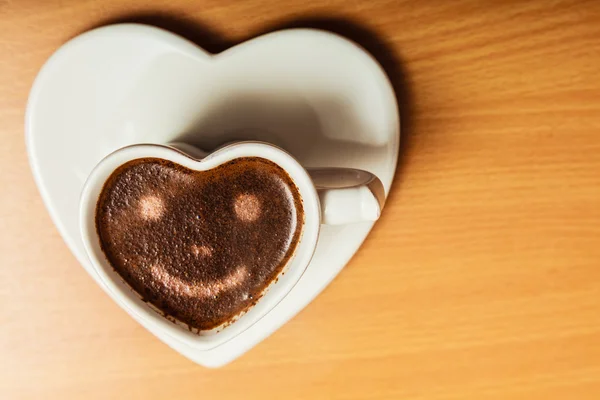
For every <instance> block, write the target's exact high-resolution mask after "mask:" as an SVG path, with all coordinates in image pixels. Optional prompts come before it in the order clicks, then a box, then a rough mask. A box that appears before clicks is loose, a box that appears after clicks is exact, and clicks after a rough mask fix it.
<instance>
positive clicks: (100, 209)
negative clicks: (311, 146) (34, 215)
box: [96, 158, 303, 330]
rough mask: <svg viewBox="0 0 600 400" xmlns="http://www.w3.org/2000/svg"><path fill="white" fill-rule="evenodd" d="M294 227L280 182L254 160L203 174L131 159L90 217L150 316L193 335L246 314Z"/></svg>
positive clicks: (287, 251)
mask: <svg viewBox="0 0 600 400" xmlns="http://www.w3.org/2000/svg"><path fill="white" fill-rule="evenodd" d="M302 221H303V211H302V203H301V200H300V197H299V193H298V190H297V189H296V187H295V186H294V184H293V182H292V181H291V179H290V178H289V176H288V175H287V174H286V173H285V171H283V170H282V169H281V168H280V167H278V166H277V165H275V164H273V163H271V162H270V161H267V160H263V159H259V158H248V159H238V160H235V161H232V162H229V163H227V164H224V165H221V166H220V167H217V168H215V169H214V170H210V171H205V172H195V171H191V170H188V169H186V168H183V167H181V166H178V165H176V164H174V163H171V162H168V161H165V160H158V159H141V160H135V161H132V162H130V163H128V164H125V165H124V166H122V167H120V168H119V169H118V170H117V171H115V173H113V175H112V176H111V177H110V178H109V179H108V180H107V183H106V184H105V187H104V188H103V190H102V193H101V195H100V199H99V201H98V205H97V212H96V227H97V230H98V234H99V237H100V240H101V246H102V249H103V251H104V253H105V255H106V257H107V259H108V260H109V262H110V263H111V265H112V266H113V267H114V268H115V270H116V271H117V272H118V273H119V274H120V275H121V277H122V278H123V279H124V280H125V281H126V282H127V283H128V284H129V285H130V286H131V287H132V288H133V289H134V290H135V291H136V292H138V293H139V294H140V295H141V296H142V297H143V298H144V299H146V300H147V301H149V302H151V303H152V304H153V305H154V306H155V307H156V308H158V309H160V310H161V311H163V312H164V313H165V314H168V315H170V316H172V317H175V318H176V319H179V320H181V321H183V322H185V323H186V324H187V325H189V326H190V327H191V328H193V329H197V330H204V329H212V328H213V327H215V326H218V325H220V324H222V323H225V322H227V321H229V320H231V319H233V318H234V317H235V316H236V315H238V314H239V313H241V312H243V311H244V310H246V309H247V308H248V307H250V306H252V304H253V303H254V302H255V301H256V299H257V298H259V297H260V295H261V293H262V292H263V290H264V289H265V288H266V287H267V286H268V284H269V283H270V282H271V281H273V280H274V279H275V278H276V276H277V275H278V274H279V272H280V271H281V270H282V268H283V267H284V266H285V264H286V262H287V260H289V258H290V257H291V255H292V253H293V251H294V248H295V246H296V244H297V242H298V240H299V237H300V231H301V227H302Z"/></svg>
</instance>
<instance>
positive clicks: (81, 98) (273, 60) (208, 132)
mask: <svg viewBox="0 0 600 400" xmlns="http://www.w3.org/2000/svg"><path fill="white" fill-rule="evenodd" d="M25 122H26V129H25V130H26V132H25V134H26V140H27V148H28V152H29V159H30V163H31V168H32V170H33V174H34V177H35V180H36V182H37V185H38V187H39V190H40V192H41V194H42V197H43V199H44V202H45V203H46V206H47V207H48V210H49V212H50V215H51V216H52V219H53V220H54V223H55V224H56V226H57V227H58V229H59V231H60V233H61V235H62V236H63V238H64V239H65V241H66V242H67V244H68V245H69V247H70V248H71V250H72V251H73V253H74V254H75V256H76V257H77V259H78V260H79V262H80V263H81V265H83V267H84V268H85V269H86V270H87V271H88V272H89V273H90V275H91V276H92V277H93V278H94V279H95V280H98V277H97V276H96V275H95V274H94V272H93V271H92V268H91V266H90V264H89V261H88V259H87V256H86V254H85V251H84V248H83V244H82V241H81V238H80V236H79V221H78V215H79V213H78V209H79V196H80V193H81V189H82V186H83V183H84V181H85V179H86V177H87V175H88V174H89V172H90V171H91V170H92V168H93V167H94V165H95V164H96V163H98V161H100V159H102V158H103V157H104V156H106V155H107V154H109V153H111V152H112V151H114V150H116V149H117V148H120V147H122V146H126V145H130V144H134V143H168V142H172V141H184V142H188V143H191V144H194V145H196V146H198V147H200V148H204V149H207V150H210V149H213V148H215V147H217V146H219V145H221V144H223V143H226V142H230V141H232V140H236V139H251V140H262V141H267V142H271V143H274V144H276V145H278V146H280V147H283V148H284V149H286V150H287V151H289V152H290V153H292V154H293V155H294V156H295V157H296V158H297V159H298V160H299V161H300V162H301V163H302V164H303V165H304V166H306V167H327V166H339V167H354V168H361V169H365V170H368V171H370V172H373V173H375V174H376V175H377V176H378V177H379V178H380V179H381V181H382V182H383V184H384V186H385V189H386V193H387V192H388V191H389V188H390V184H391V182H392V179H393V176H394V172H395V168H396V161H397V156H398V144H399V116H398V107H397V104H396V98H395V95H394V92H393V89H392V87H391V85H390V82H389V81H388V79H387V77H386V75H385V74H384V72H383V70H382V69H381V67H380V66H379V65H378V64H377V62H376V61H375V60H374V59H373V58H372V57H371V56H370V55H369V54H368V53H366V52H365V51H364V50H362V49H361V48H360V47H358V46H356V45H355V44H354V43H352V42H350V41H348V40H346V39H344V38H342V37H339V36H337V35H334V34H331V33H327V32H323V31H316V30H309V29H294V30H284V31H279V32H274V33H271V34H267V35H264V36H261V37H258V38H256V39H253V40H250V41H248V42H245V43H242V44H240V45H238V46H235V47H234V48H231V49H229V50H227V51H225V52H223V53H220V54H217V55H212V54H208V53H207V52H205V51H204V50H202V49H200V48H198V47H197V46H196V45H194V44H193V43H191V42H188V41H187V40H185V39H182V38H181V37H179V36H176V35H174V34H172V33H169V32H166V31H163V30H161V29H157V28H154V27H149V26H144V25H135V24H123V25H113V26H107V27H103V28H99V29H96V30H93V31H90V32H88V33H85V34H83V35H80V36H78V37H76V38H75V39H73V40H71V41H69V42H68V43H66V44H65V45H63V46H62V47H61V48H60V49H59V50H58V51H56V53H55V54H54V55H53V56H52V57H51V58H50V59H49V60H48V61H47V63H46V64H45V65H44V67H43V68H42V70H41V71H40V73H39V75H38V77H37V78H36V80H35V83H34V85H33V88H32V90H31V93H30V97H29V102H28V105H27V113H26V121H25ZM383 217H384V218H385V210H384V213H383ZM372 225H373V224H372V223H361V224H355V225H347V226H341V227H340V226H338V227H330V226H325V227H323V229H322V231H321V236H320V239H319V244H318V246H317V251H316V253H315V255H314V258H313V260H312V262H311V264H310V265H309V266H308V269H307V270H306V272H305V274H304V276H303V277H302V278H301V280H300V281H299V283H298V284H297V285H296V286H295V287H294V289H293V290H292V291H291V292H290V293H289V294H288V295H287V297H285V298H284V299H283V301H282V302H281V303H279V304H278V305H277V306H276V307H275V308H274V309H273V310H272V311H271V312H270V313H269V314H267V315H266V316H265V317H264V318H262V319H261V320H260V321H259V322H257V323H256V324H254V325H253V326H252V327H251V328H249V329H248V330H246V331H244V332H243V333H242V334H240V335H239V336H237V337H235V338H233V339H232V340H230V341H228V342H226V343H224V344H223V345H221V346H219V347H217V348H214V349H211V350H208V351H199V350H195V349H192V348H190V347H188V346H186V345H185V344H184V343H180V342H176V341H175V340H173V339H172V338H171V337H169V336H167V335H165V334H164V333H163V332H159V331H154V330H151V331H152V333H153V334H155V335H156V336H158V337H159V338H160V339H161V340H163V341H164V342H165V343H167V344H168V345H169V346H171V347H172V348H174V349H175V350H177V351H179V352H180V353H181V354H183V355H184V356H186V357H188V358H190V359H191V360H193V361H195V362H197V363H199V364H202V365H205V366H210V367H217V366H220V365H223V364H225V363H227V362H230V361H231V360H233V359H235V358H236V357H238V356H240V355H241V354H243V353H244V352H246V351H247V350H249V349H250V348H252V347H253V346H254V345H256V344H257V343H258V342H260V341H261V340H263V339H264V338H266V337H267V336H268V335H269V334H271V333H272V332H273V331H275V330H276V329H277V328H279V327H280V326H281V325H283V324H284V323H285V322H287V321H288V320H289V319H290V318H292V317H293V316H294V315H295V314H296V313H297V312H299V311H300V310H301V309H302V308H304V307H305V306H306V305H307V304H308V303H309V302H310V301H311V300H312V299H313V298H314V297H315V296H316V295H317V294H318V293H319V292H321V290H323V289H324V288H325V286H327V284H328V283H329V282H330V281H331V280H332V279H333V278H334V277H335V276H336V275H337V274H338V273H339V272H340V271H341V269H342V268H343V267H344V266H345V265H346V263H347V262H348V260H350V258H351V257H352V255H354V253H355V252H356V251H357V250H358V248H359V247H360V245H361V243H362V242H363V240H364V239H365V237H366V236H367V234H368V233H369V231H370V230H371V228H372ZM146 328H148V326H146Z"/></svg>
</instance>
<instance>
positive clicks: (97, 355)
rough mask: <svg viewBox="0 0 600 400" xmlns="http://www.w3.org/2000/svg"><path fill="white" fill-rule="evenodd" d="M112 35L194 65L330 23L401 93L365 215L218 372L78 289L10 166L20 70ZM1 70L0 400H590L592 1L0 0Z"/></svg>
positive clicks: (595, 112)
mask: <svg viewBox="0 0 600 400" xmlns="http://www.w3.org/2000/svg"><path fill="white" fill-rule="evenodd" d="M117 21H141V22H148V23H153V24H156V25H159V26H162V27H166V28H168V29H170V30H173V31H175V32H177V33H179V34H182V35H184V36H186V37H188V38H190V39H192V40H194V41H196V42H197V43H199V44H201V45H203V46H205V47H206V48H208V49H209V50H212V51H219V50H222V49H224V48H227V47H229V46H231V45H233V44H235V43H238V42H241V41H244V40H246V39H248V38H250V37H253V36H256V35H258V34H260V33H262V32H265V31H269V30H273V29H277V28H280V27H286V26H316V27H320V28H327V29H331V30H334V31H336V32H340V33H342V34H344V35H346V36H349V37H350V38H352V39H354V40H356V41H358V42H359V43H360V44H362V45H363V46H365V47H366V48H367V49H369V50H370V51H371V52H373V53H374V54H375V56H376V57H377V58H378V59H379V60H380V62H381V63H382V64H383V65H384V67H385V68H386V70H387V72H388V74H389V75H390V77H391V79H392V80H393V82H394V85H395V87H396V89H397V90H398V93H399V100H400V102H401V106H402V113H403V118H404V120H403V146H402V154H401V160H400V165H399V167H398V174H397V178H396V180H395V183H394V186H393V188H392V193H391V195H390V198H389V202H388V204H387V208H386V210H385V212H384V215H383V217H382V219H381V221H380V222H378V223H377V225H376V227H375V229H374V231H373V232H372V234H371V235H370V236H369V238H368V240H367V241H366V243H365V245H364V247H363V248H362V249H361V250H360V251H359V253H358V254H357V255H356V257H355V258H354V259H353V260H352V262H351V263H350V264H349V265H348V267H347V268H346V269H345V270H344V271H343V272H342V273H341V274H340V276H339V277H338V278H337V279H336V280H335V281H334V282H333V284H332V285H331V286H330V287H329V288H328V289H326V290H325V292H324V293H323V294H322V295H321V296H319V297H318V298H317V299H316V301H314V302H313V303H312V304H311V305H310V306H309V307H307V308H306V309H305V310H304V311H303V312H302V313H300V314H299V315H298V316H297V317H296V318H294V319H293V320H292V321H291V322H290V323H288V324H287V325H285V326H284V327H283V328H282V329H280V330H279V331H278V332H276V333H275V334H274V335H273V336H272V337H270V338H269V339H267V340H266V341H264V342H263V343H261V344H260V345H259V346H257V347H256V348H255V349H253V350H252V351H250V352H249V353H248V354H246V355H245V356H243V357H242V358H240V359H239V360H237V361H235V362H234V363H232V364H230V365H228V366H226V367H225V368H222V369H219V370H208V369H204V368H201V367H198V366H196V365H194V364H192V363H191V362H189V361H188V360H186V359H184V358H183V357H181V356H180V355H178V354H177V353H175V352H174V351H172V350H171V349H169V348H168V347H167V346H165V345H164V344H162V343H161V342H159V341H158V340H157V339H155V338H154V337H153V336H152V335H150V334H149V333H147V332H146V331H144V330H143V329H142V328H141V327H140V326H139V325H137V324H136V323H135V322H133V320H131V319H130V318H129V317H128V316H127V315H126V314H125V313H124V312H123V311H121V310H120V309H119V308H118V307H117V306H116V305H114V304H113V303H112V302H111V301H110V300H109V299H108V297H107V296H105V295H104V294H103V293H102V291H101V290H100V289H99V288H97V287H96V285H95V284H94V283H93V281H92V280H91V279H90V278H89V277H88V276H87V275H86V273H85V272H84V270H83V269H82V268H81V267H80V266H79V265H78V264H77V262H76V261H75V259H74V258H73V256H72V255H71V254H70V253H69V251H68V249H67V248H66V246H65V244H64V243H63V241H62V240H61V238H60V237H59V235H58V233H57V231H56V229H55V228H54V226H53V225H52V223H51V221H50V218H49V216H48V214H47V212H46V210H45V208H44V206H43V204H42V201H41V199H40V196H39V194H38V191H37V189H36V187H35V185H34V183H33V179H32V177H31V173H30V170H29V167H28V163H27V157H26V152H25V146H24V140H23V114H24V107H25V104H26V100H27V94H28V91H29V88H30V86H31V84H32V81H33V79H34V77H35V75H36V73H37V71H38V70H39V68H40V67H41V65H42V64H43V62H44V61H45V60H46V58H47V57H48V56H50V54H52V52H53V51H54V50H55V49H56V48H57V47H58V46H60V45H61V44H62V43H63V42H65V41H66V40H67V39H69V38H71V37H73V36H75V35H77V34H78V33H81V32H83V31H85V30H87V29H89V28H91V27H95V26H99V25H103V24H106V23H110V22H117ZM0 56H1V57H0V133H1V135H2V136H1V138H2V144H1V145H0V188H1V190H2V194H1V195H0V221H1V227H2V229H1V231H0V235H1V237H0V321H1V328H0V368H1V369H0V398H3V399H21V398H23V399H42V398H43V399H54V398H56V399H58V398H61V399H62V398H72V399H81V398H86V399H87V398H89V399H96V398H97V399H106V398H144V399H150V398H157V399H159V398H166V397H167V396H171V398H181V399H183V398H209V399H237V398H244V399H261V398H285V399H330V398H340V399H368V398H378V399H421V400H425V399H427V400H429V399H497V400H500V399H545V400H547V399H598V398H600V2H597V1H587V2H586V1H571V2H567V1H550V0H548V1H544V0H539V1H535V0H532V1H498V0H487V1H475V0H473V1H452V2H448V1H442V0H438V1H435V0H432V1H426V2H425V1H421V2H410V1H389V0H372V1H364V2H363V1H343V0H328V1H324V2H306V1H291V0H280V1H278V2H270V1H264V0H252V1H247V2H240V1H233V0H227V1H223V0H218V1H217V0H202V1H194V2H187V1H184V0H170V1H157V0H146V1H141V0H128V1H122V2H120V1H117V0H107V1H74V0H73V1H68V0H63V1H43V0H23V1H10V0H0Z"/></svg>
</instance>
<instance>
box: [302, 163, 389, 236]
mask: <svg viewBox="0 0 600 400" xmlns="http://www.w3.org/2000/svg"><path fill="white" fill-rule="evenodd" d="M307 171H308V173H309V175H310V177H311V178H312V180H313V183H314V185H315V187H316V188H317V193H318V194H319V201H320V203H321V223H322V224H326V225H343V224H351V223H355V222H364V221H376V220H377V219H378V218H379V216H380V215H381V210H382V209H383V205H384V203H385V191H384V189H383V184H382V183H381V181H380V180H379V178H377V177H376V176H375V175H373V174H372V173H370V172H367V171H363V170H359V169H352V168H308V169H307Z"/></svg>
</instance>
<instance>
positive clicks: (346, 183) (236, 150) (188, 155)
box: [80, 142, 385, 350]
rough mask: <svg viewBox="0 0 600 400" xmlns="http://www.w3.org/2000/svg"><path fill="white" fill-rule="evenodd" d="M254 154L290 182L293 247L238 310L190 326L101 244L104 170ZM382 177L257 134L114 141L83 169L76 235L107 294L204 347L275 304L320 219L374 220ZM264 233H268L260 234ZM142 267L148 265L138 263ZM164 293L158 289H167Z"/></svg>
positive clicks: (189, 164) (206, 164) (202, 166)
mask: <svg viewBox="0 0 600 400" xmlns="http://www.w3.org/2000/svg"><path fill="white" fill-rule="evenodd" d="M249 158H260V159H264V160H267V161H268V162H271V163H274V164H276V165H277V166H278V167H280V168H281V169H282V170H283V171H285V173H287V175H289V178H291V181H292V182H293V184H294V185H295V188H296V189H297V191H298V194H299V197H300V199H301V203H302V210H303V212H302V214H303V218H304V221H303V224H302V228H301V231H300V235H299V238H298V241H297V242H296V246H295V249H294V250H293V254H291V256H290V257H289V258H288V259H287V261H286V262H285V265H284V266H283V268H282V269H280V270H279V273H278V275H277V276H276V279H273V280H271V281H270V282H269V283H268V285H266V287H265V288H264V290H263V291H262V292H261V293H260V295H259V296H258V300H256V302H255V303H254V304H253V305H252V306H251V307H250V308H248V309H246V310H245V311H244V312H242V313H240V314H239V315H236V316H235V317H233V318H232V319H230V320H228V321H227V322H226V323H223V324H221V325H219V326H217V327H216V328H212V329H209V330H199V331H195V332H192V329H190V326H188V325H187V324H185V323H183V322H181V321H179V320H177V319H175V318H173V317H168V318H165V317H164V316H163V315H162V311H161V310H160V309H159V308H157V307H156V306H154V305H153V304H151V302H145V301H144V300H142V297H141V295H139V294H138V293H136V292H135V291H134V290H132V289H131V287H130V286H129V285H128V284H127V283H125V282H124V280H123V278H122V277H121V276H120V275H119V274H118V273H117V272H116V271H115V269H114V267H113V265H111V263H110V262H109V261H108V259H107V257H106V255H105V254H104V252H103V249H102V246H101V242H100V237H99V234H98V230H97V226H96V213H97V205H98V201H99V197H100V195H101V192H102V190H103V188H104V185H105V183H106V182H107V180H108V179H109V177H110V176H111V175H113V173H114V172H115V171H116V170H117V169H118V168H119V167H121V166H123V165H124V164H126V163H128V162H131V161H133V160H140V159H160V160H164V161H166V162H170V163H172V164H174V165H177V166H180V167H182V168H185V169H187V170H191V171H197V172H203V171H210V170H213V169H215V168H217V167H219V166H222V165H224V164H226V163H229V162H231V161H233V160H238V159H249ZM384 198H385V197H384V190H383V185H382V184H381V182H380V181H379V179H378V178H377V177H376V176H374V175H373V174H371V173H369V172H366V171H361V170H354V169H345V168H325V169H311V170H306V169H304V168H303V167H302V166H301V165H300V164H299V163H298V161H296V159H294V158H293V157H292V156H291V155H290V154H288V153H287V152H285V151H284V150H282V149H280V148H278V147H276V146H273V145H270V144H267V143H261V142H239V143H233V144H229V145H226V146H224V147H222V148H220V149H218V150H216V151H214V152H213V153H211V154H209V155H206V154H205V153H204V152H202V151H200V150H197V149H195V148H193V147H192V146H188V145H185V144H172V145H168V146H167V145H164V146H163V145H155V144H140V145H133V146H127V147H124V148H121V149H119V150H117V151H115V152H113V153H112V154H110V155H108V156H107V157H106V158H104V159H103V160H102V161H100V163H98V165H96V167H95V168H94V169H93V171H92V172H91V174H90V175H89V177H88V179H87V181H86V183H85V185H84V188H83V192H82V196H81V201H80V217H81V218H80V222H81V235H82V239H83V243H84V246H85V249H86V251H87V254H88V256H89V259H90V261H91V263H92V265H93V267H94V269H95V271H96V273H97V274H98V276H99V278H100V281H101V282H102V283H103V284H104V285H105V286H106V288H107V289H108V293H109V294H110V296H111V297H112V298H113V299H114V300H115V301H116V302H117V303H118V304H119V305H121V306H122V307H124V308H126V309H128V310H129V311H130V312H132V313H133V314H135V315H136V316H137V317H139V318H140V319H141V320H143V321H145V322H147V323H148V324H150V325H153V327H154V328H157V329H160V330H161V331H164V332H165V333H167V334H168V335H170V336H172V337H173V338H175V339H177V340H180V341H181V342H184V343H186V344H188V345H190V346H193V347H194V348H197V349H201V350H207V349H211V348H214V347H216V346H219V345H220V344H222V343H224V342H226V341H228V340H229V339H231V338H233V337H235V336H236V335H238V334H240V333H241V332H243V331H244V330H246V329H247V328H248V327H250V326H251V325H252V324H254V323H255V322H257V321H258V320H259V319H260V318H262V317H263V316H264V315H265V314H267V313H268V312H269V311H270V310H271V309H273V307H275V306H276V305H277V304H278V303H279V302H280V301H281V300H282V299H283V298H284V297H285V296H286V294H287V293H289V291H290V290H291V289H292V288H293V287H294V285H295V284H296V282H298V280H299V279H300V277H301V276H302V274H303V273H304V271H305V269H306V267H307V266H308V264H309V262H310V260H311V258H312V255H313V253H314V250H315V247H316V245H317V239H318V235H319V229H320V225H321V224H322V223H323V224H343V223H353V222H358V221H374V220H376V219H377V218H378V217H379V215H380V213H381V209H382V207H383V202H384ZM265 240H268V239H265ZM141 267H142V268H149V266H147V265H141ZM167 295H168V294H166V295H165V296H167Z"/></svg>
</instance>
